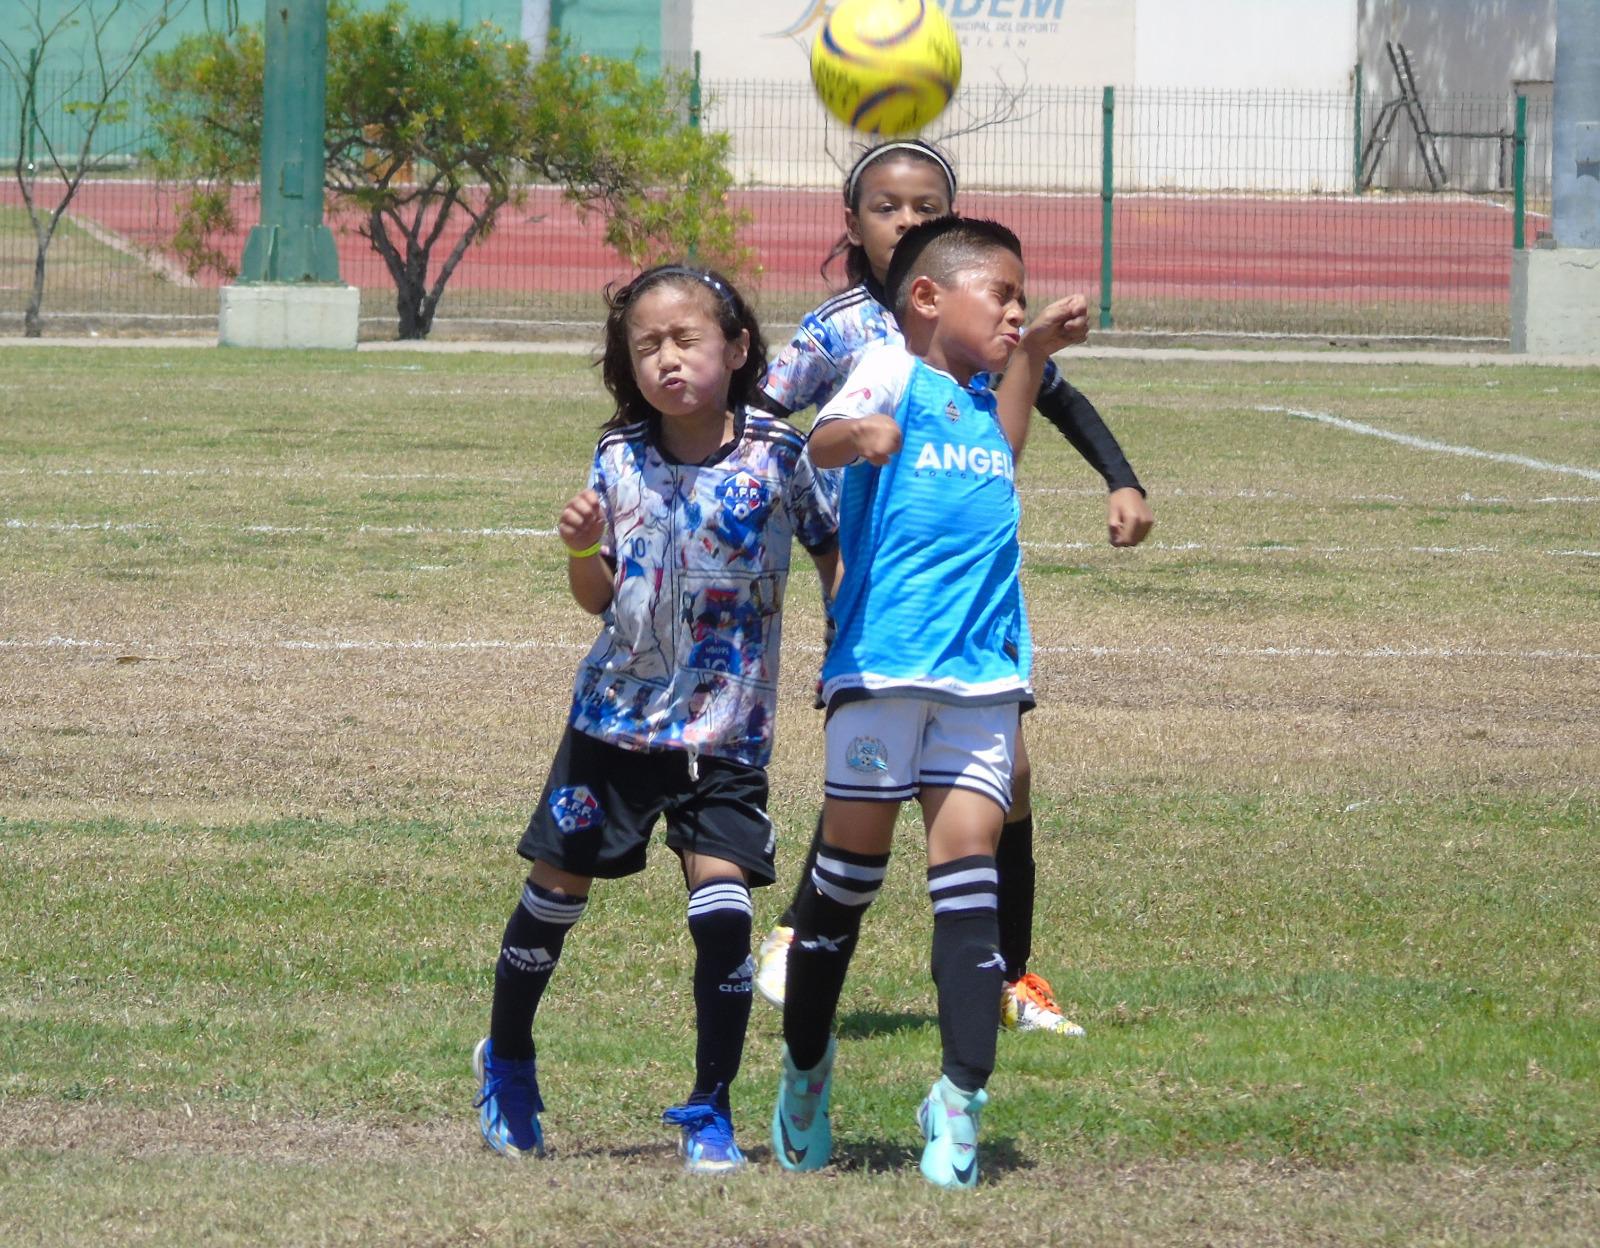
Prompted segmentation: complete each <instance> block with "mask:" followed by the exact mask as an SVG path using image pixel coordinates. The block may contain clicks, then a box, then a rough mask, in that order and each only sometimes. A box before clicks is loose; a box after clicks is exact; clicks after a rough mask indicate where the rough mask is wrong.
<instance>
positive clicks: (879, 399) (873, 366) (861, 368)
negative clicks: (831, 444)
mask: <svg viewBox="0 0 1600 1248" xmlns="http://www.w3.org/2000/svg"><path fill="white" fill-rule="evenodd" d="M911 364H912V357H911V355H910V353H909V352H907V351H906V350H905V348H904V347H899V346H887V345H885V346H879V347H873V348H872V349H871V350H869V351H868V352H867V353H866V354H865V355H863V356H862V357H861V363H859V364H857V365H856V367H855V370H854V371H853V372H852V373H851V374H850V376H849V377H848V378H846V379H845V383H844V385H843V386H842V387H841V388H840V390H839V393H838V394H836V395H834V396H833V398H831V399H830V400H828V403H827V406H825V407H824V408H823V409H822V410H821V411H820V412H818V413H817V419H816V420H815V421H814V422H813V423H812V425H811V434H812V436H813V437H815V436H816V432H817V430H818V429H820V428H822V426H823V425H825V424H827V423H829V422H830V421H835V420H860V419H861V418H862V417H863V416H873V415H884V416H893V415H894V414H895V412H896V411H897V410H898V409H899V407H900V396H901V395H902V394H904V393H905V387H906V381H907V379H908V378H910V376H911Z"/></svg>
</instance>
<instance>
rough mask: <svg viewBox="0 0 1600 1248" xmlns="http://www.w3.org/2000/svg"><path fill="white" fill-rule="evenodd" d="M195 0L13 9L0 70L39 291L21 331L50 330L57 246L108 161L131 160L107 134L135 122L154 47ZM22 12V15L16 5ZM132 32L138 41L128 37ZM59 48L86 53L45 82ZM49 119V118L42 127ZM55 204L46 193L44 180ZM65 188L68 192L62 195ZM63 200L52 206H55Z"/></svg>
mask: <svg viewBox="0 0 1600 1248" xmlns="http://www.w3.org/2000/svg"><path fill="white" fill-rule="evenodd" d="M188 3H189V0H154V2H153V3H151V4H148V5H145V6H143V7H142V8H140V7H139V6H135V7H134V8H133V10H132V11H131V13H130V14H124V13H123V9H124V7H125V0H75V3H71V4H66V5H47V4H46V3H45V0H12V3H11V4H8V5H7V8H8V9H10V10H11V11H10V12H9V13H8V14H7V25H6V29H5V31H4V33H0V70H7V71H9V72H8V73H6V74H4V75H3V76H4V77H5V78H7V80H8V81H9V83H10V85H11V87H12V89H13V90H14V91H15V92H16V96H17V119H18V126H17V131H16V135H15V142H16V148H15V151H16V158H15V159H14V161H13V162H12V170H11V172H12V176H13V177H14V178H15V179H16V182H17V188H18V189H19V190H20V191H21V192H22V206H23V207H24V208H25V209H26V210H27V213H28V223H29V225H31V226H32V227H33V241H34V251H33V285H32V287H31V288H30V290H29V292H28V305H27V308H26V309H25V310H24V312H23V314H22V332H23V334H24V335H25V336H26V337H29V338H37V337H39V336H40V334H42V333H43V331H44V321H43V308H44V279H45V269H46V262H47V260H48V258H49V255H50V244H51V243H52V242H54V241H55V237H56V230H57V228H58V227H59V226H60V225H61V219H62V218H63V217H64V216H66V215H67V209H69V208H70V207H72V201H73V200H74V199H75V198H77V194H78V189H79V188H80V187H81V186H82V185H83V180H84V179H85V178H86V177H88V176H89V175H90V174H92V173H94V172H95V171H96V170H97V169H100V168H102V167H103V166H104V165H105V164H106V163H107V162H108V161H110V160H112V159H114V158H117V157H119V156H126V155H128V153H127V152H118V151H116V150H114V148H113V147H112V145H110V144H108V143H107V142H105V132H106V127H108V126H116V125H118V124H120V123H121V122H123V121H125V120H127V117H128V113H129V100H128V96H127V92H126V90H125V84H126V82H127V78H128V75H129V74H131V73H132V72H133V70H134V67H135V66H136V65H138V63H139V59H140V58H141V57H142V56H144V54H145V52H146V51H148V50H149V47H150V44H151V43H152V42H153V41H154V40H155V39H156V38H157V37H158V36H159V35H160V34H161V32H162V31H163V30H164V29H166V26H167V23H168V22H170V21H171V20H172V19H173V18H174V17H176V16H177V15H178V14H179V13H181V12H182V11H183V10H184V8H185V7H186V6H187V5H188ZM13 5H14V6H15V7H14V8H13V7H12V6H13ZM130 25H131V33H130V31H129V30H126V29H124V27H128V26H130ZM53 44H62V45H66V44H77V45H78V47H77V48H76V50H75V51H73V52H70V53H68V54H67V55H68V57H69V58H70V59H71V60H72V62H73V67H72V68H71V69H69V70H66V71H61V72H55V73H51V74H49V75H46V74H45V73H44V72H43V71H42V69H41V66H43V65H44V64H45V62H46V57H47V56H48V54H49V53H50V51H51V46H52V45H53ZM41 117H43V118H46V119H48V120H47V121H41ZM41 173H42V174H43V175H44V177H45V178H46V179H47V181H48V182H49V183H50V184H51V186H52V187H54V195H52V194H51V193H50V191H48V190H46V189H44V188H42V187H40V186H39V177H40V174H41ZM56 184H59V185H58V186H57V185H56ZM52 199H54V201H55V202H54V203H53V204H52V203H51V202H50V200H52Z"/></svg>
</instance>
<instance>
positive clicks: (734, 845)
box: [473, 265, 838, 1172]
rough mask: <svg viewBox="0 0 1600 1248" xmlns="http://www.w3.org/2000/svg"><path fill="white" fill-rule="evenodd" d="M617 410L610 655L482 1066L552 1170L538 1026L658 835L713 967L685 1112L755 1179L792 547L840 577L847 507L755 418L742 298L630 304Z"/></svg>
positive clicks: (551, 808) (697, 982) (730, 1161)
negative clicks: (757, 952) (733, 1109)
mask: <svg viewBox="0 0 1600 1248" xmlns="http://www.w3.org/2000/svg"><path fill="white" fill-rule="evenodd" d="M608 305H609V314H608V316H607V318H606V329H605V356H604V359H603V362H602V375H603V377H604V380H605V385H606V389H607V390H608V391H610V393H611V396H612V397H613V399H615V400H616V405H617V410H616V414H615V415H614V416H613V417H612V418H611V420H610V421H609V422H607V424H606V425H605V426H604V429H603V431H602V433H601V437H600V443H599V447H598V449H597V450H596V452H595V457H594V463H593V467H592V469H591V471H590V476H589V485H588V488H587V489H585V490H583V491H582V492H581V493H579V494H578V495H577V496H576V497H575V498H573V499H572V501H571V502H569V503H568V504H567V506H566V508H565V510H563V511H562V513H561V517H560V520H559V522H558V531H559V533H560V536H561V540H562V541H563V542H564V543H565V544H566V547H567V552H568V559H567V580H568V584H569V586H570V587H571V590H572V595H573V597H574V598H575V599H576V600H577V602H578V604H579V605H580V606H581V607H583V608H584V610H586V611H589V612H591V613H592V614H596V615H601V616H602V618H603V624H602V627H601V629H600V636H599V638H598V639H597V640H596V641H595V643H594V646H593V648H592V649H591V650H590V651H589V655H588V657H587V658H585V659H584V660H583V662H582V663H580V664H579V666H578V675H577V680H576V682H575V684H574V692H573V699H572V707H571V712H570V715H569V719H568V724H567V730H566V734H565V736H564V737H563V738H562V741H561V746H560V748H559V750H558V751H557V753H556V757H555V761H554V762H553V763H552V764H551V767H550V775H549V779H548V780H547V781H546V782H545V786H544V792H543V793H542V795H541V796H540V798H539V804H538V806H537V807H536V808H535V810H534V812H533V816H532V818H531V819H530V820H529V822H528V828H527V831H526V832H525V833H524V834H523V836H522V841H521V844H520V845H519V846H518V852H519V853H520V854H521V855H522V856H523V857H525V858H528V859H530V860H532V863H533V867H532V870H531V871H530V872H529V874H528V879H527V883H526V885H525V886H524V887H523V890H522V897H521V900H520V902H519V903H518V905H517V907H516V908H515V910H513V911H512V914H511V919H510V921H509V922H508V923H507V924H506V929H505V935H504V937H503V938H502V940H501V946H500V958H499V961H498V962H497V963H496V966H495V978H494V1004H493V1008H492V1011H491V1014H490V1021H489V1035H488V1037H487V1038H486V1039H484V1040H483V1041H481V1042H480V1043H479V1044H478V1047H477V1049H476V1051H475V1052H474V1054H473V1068H474V1071H475V1073H476V1074H477V1077H478V1081H479V1095H478V1100H477V1104H478V1108H479V1110H480V1115H479V1122H480V1127H481V1129H482V1131H483V1138H484V1140H485V1141H486V1142H487V1143H488V1145H489V1146H490V1147H491V1148H493V1149H495V1150H496V1151H497V1152H500V1153H504V1154H507V1155H509V1156H522V1155H525V1154H528V1153H534V1154H542V1153H543V1150H544V1136H543V1132H542V1130H541V1128H540V1123H539V1113H540V1112H541V1111H542V1110H543V1109H544V1103H543V1101H542V1099H541V1097H540V1093H539V1084H538V1079H537V1073H536V1067H535V1049H534V1042H533V1020H534V1015H535V1014H536V1012H537V1011H538V1009H539V1003H540V1000H541V999H542V997H543V996H544V992H545V988H546V986H547V985H548V984H549V982H550V976H551V974H552V973H553V972H554V970H555V967H556V963H557V962H558V961H559V960H560V957H561V950H562V945H563V942H564V941H565V940H566V937H567V933H568V931H570V930H571V928H572V926H573V924H575V923H576V922H577V921H578V919H579V918H580V917H581V916H582V915H583V912H584V909H585V907H586V906H587V905H588V900H589V894H590V888H591V884H592V881H593V880H594V879H596V878H600V879H613V878H617V877H621V876H625V875H630V874H632V873H634V872H636V871H640V870H642V869H643V868H644V865H645V850H646V847H647V846H648V844H649V841H650V835H651V831H652V829H653V828H654V826H655V823H656V820H657V819H658V818H660V817H662V816H663V815H664V816H665V817H666V822H667V837H666V841H667V847H668V848H669V849H671V850H672V851H673V852H674V853H676V854H677V855H678V858H679V861H680V864H681V866H682V870H683V878H684V883H685V885H686V886H687V888H688V894H689V897H688V920H689V933H690V935H691V937H692V938H693V940H694V945H695V968H694V1000H695V1018H696V1025H697V1027H698V1042H697V1047H696V1051H695V1078H694V1087H693V1089H692V1091H691V1092H690V1095H689V1098H688V1100H687V1102H686V1103H684V1104H683V1105H679V1106H676V1107H674V1108H672V1109H669V1110H667V1111H666V1113H665V1114H664V1115H663V1118H664V1120H665V1121H666V1122H668V1123H670V1124H673V1125H675V1126H678V1127H680V1128H681V1138H680V1142H679V1148H680V1151H681V1153H682V1155H683V1157H684V1160H685V1165H686V1166H687V1168H688V1169H689V1170H690V1171H695V1172H718V1171H725V1170H731V1169H735V1168H737V1167H739V1166H741V1165H743V1164H744V1157H743V1154H741V1152H740V1151H739V1146H738V1144H737V1143H736V1142H735V1141H734V1135H733V1121H732V1117H731V1114H730V1110H729V1099H728V1088H729V1085H731V1084H732V1083H733V1079H734V1076H735V1075H736V1074H737V1073H738V1070H739V1063H740V1059H741V1056H742V1054H743V1051H744V1040H745V1030H746V1027H747V1025H748V1023H749V1019H750V999H751V998H750V977H751V972H752V969H753V968H752V962H751V958H750V925H751V906H750V887H751V885H752V884H770V883H771V882H772V879H773V833H772V823H771V820H770V819H769V818H768V817H767V775H766V770H765V768H766V764H767V760H768V758H769V756H770V755H771V752H772V725H773V712H774V710H775V706H776V701H777V679H778V642H779V633H780V621H781V618H782V617H781V610H782V602H783V592H784V585H785V582H786V579H787V576H788V572H789V552H790V545H791V538H793V537H798V538H799V539H800V542H801V544H802V545H803V546H804V547H805V548H806V549H807V550H808V551H809V552H810V553H811V555H812V558H813V560H814V561H815V562H816V563H817V568H818V571H819V573H820V574H821V575H822V577H823V583H824V584H825V585H829V584H831V583H832V579H833V575H834V571H835V569H836V568H837V562H838V550H837V533H838V521H837V514H836V511H835V507H834V502H833V497H832V494H831V492H829V491H826V490H821V489H819V488H818V486H817V477H816V476H815V474H814V473H813V471H812V468H811V463H810V460H809V459H808V458H807V457H806V455H805V453H804V450H805V446H804V439H803V438H802V437H801V436H800V434H798V433H796V432H795V431H794V430H793V429H792V428H791V427H789V426H788V424H786V423H785V422H784V421H782V420H779V419H777V418H775V417H773V416H770V415H767V414H765V413H762V412H758V411H752V410H750V409H748V408H747V407H746V406H745V405H746V403H747V402H748V401H749V400H750V398H751V397H752V395H753V394H754V393H755V387H756V385H757V384H758V383H759V381H760V379H761V376H762V374H763V373H764V372H765V370H766V350H765V347H764V345H763V343H762V339H761V330H760V327H759V326H758V325H757V324H756V320H755V317H754V315H753V314H752V313H751V311H750V309H749V307H748V305H747V304H746V303H745V301H744V299H743V298H742V297H741V296H740V295H739V292H738V291H736V290H735V289H734V288H733V287H732V286H731V285H730V284H729V283H728V282H727V281H726V280H725V279H723V278H722V277H720V276H718V275H717V274H716V273H713V272H711V271H709V270H706V269H699V268H692V267H687V266H683V265H666V266H661V267H658V268H653V269H650V270H648V271H647V272H645V273H642V274H641V275H640V276H639V277H637V278H635V279H634V280H633V281H632V282H630V283H629V284H628V285H626V286H624V287H623V288H622V289H621V290H619V291H617V292H615V294H612V295H610V296H609V298H608Z"/></svg>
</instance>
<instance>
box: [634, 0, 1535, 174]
mask: <svg viewBox="0 0 1600 1248" xmlns="http://www.w3.org/2000/svg"><path fill="white" fill-rule="evenodd" d="M941 3H942V4H943V6H944V8H945V10H946V12H947V14H948V15H949V17H950V19H951V22H952V23H953V25H954V26H955V29H956V33H957V35H958V37H959V38H960V40H961V45H962V53H963V58H964V61H965V70H964V77H963V90H962V93H961V94H960V95H958V96H957V100H956V104H955V105H954V106H953V107H952V108H951V110H950V111H949V112H948V113H947V114H946V115H945V116H944V117H943V118H941V119H940V121H939V122H937V123H935V125H934V126H932V127H930V128H929V131H928V132H927V136H926V137H928V138H931V139H934V140H936V141H943V142H947V143H949V145H950V146H952V148H953V149H954V150H955V154H956V156H957V158H958V159H959V160H960V161H961V165H962V169H963V171H964V172H968V171H972V172H974V173H977V172H979V171H981V176H982V178H983V179H984V180H985V181H986V182H987V183H989V184H991V185H1006V186H1013V187H1023V188H1027V187H1037V188H1039V189H1052V190H1084V189H1093V188H1095V187H1097V186H1098V174H1099V160H1098V145H1099V124H1100V107H1099V93H1100V89H1101V88H1102V87H1104V86H1108V85H1110V86H1115V87H1116V89H1117V110H1116V123H1115V124H1116V134H1117V164H1118V184H1119V187H1121V188H1123V189H1139V188H1144V189H1161V188H1169V187H1174V188H1176V187H1181V188H1182V189H1190V190H1193V189H1205V188H1219V189H1220V188H1240V189H1252V190H1269V189H1270V190H1282V191H1289V192H1313V191H1322V192H1326V191H1347V190H1350V189H1352V187H1353V185H1354V181H1355V140H1356V135H1355V108H1354V96H1353V92H1354V68H1355V65H1356V63H1357V61H1358V59H1359V60H1360V62H1361V63H1362V65H1363V70H1364V73H1365V75H1366V85H1367V96H1368V102H1367V115H1366V117H1365V119H1364V121H1365V127H1370V125H1371V122H1372V117H1373V113H1374V111H1375V110H1376V107H1377V104H1378V103H1379V102H1380V101H1381V99H1382V98H1383V96H1384V94H1385V91H1386V88H1385V86H1384V85H1383V83H1382V80H1383V79H1384V77H1385V76H1386V75H1387V60H1386V58H1385V57H1384V55H1383V41H1384V39H1385V38H1400V39H1402V41H1405V42H1406V43H1407V46H1408V47H1413V48H1414V49H1415V50H1417V51H1419V52H1421V53H1422V55H1423V59H1422V64H1423V66H1424V67H1426V66H1432V65H1435V64H1437V65H1438V66H1440V67H1441V68H1440V69H1439V72H1438V73H1434V72H1433V71H1432V70H1431V69H1427V70H1425V71H1424V72H1419V78H1420V79H1421V83H1420V85H1421V87H1422V90H1423V91H1424V92H1425V93H1428V92H1437V91H1452V92H1456V91H1463V90H1482V91H1484V92H1497V93H1503V92H1508V91H1509V90H1510V87H1511V81H1512V80H1513V79H1517V78H1529V77H1532V78H1537V77H1539V76H1540V75H1541V74H1543V75H1546V76H1547V75H1548V73H1549V66H1550V64H1551V63H1552V61H1553V54H1554V53H1553V49H1554V17H1553V13H1554V4H1555V0H1205V2H1204V3H1200V2H1198V0H941ZM683 5H689V6H691V8H690V12H689V14H688V19H687V23H686V24H687V26H688V28H689V33H690V38H691V41H692V46H693V47H694V48H695V49H696V50H698V51H699V52H700V54H701V75H702V78H703V79H704V80H705V81H706V82H707V83H708V84H709V85H710V86H711V87H712V88H713V90H714V89H715V87H716V86H717V85H718V84H733V83H737V84H739V87H738V89H737V91H732V90H730V91H729V92H728V93H727V95H728V102H729V103H730V104H732V103H735V102H736V104H737V115H735V114H734V113H732V112H729V111H726V110H725V111H715V110H714V111H713V113H712V116H713V118H714V122H715V124H717V125H719V126H721V127H723V128H726V129H728V130H729V131H730V132H731V133H732V134H733V137H734V149H735V163H736V166H737V167H738V169H739V170H740V172H741V174H742V175H743V176H744V177H746V178H747V179H750V180H753V181H758V182H778V183H784V182H787V183H804V184H813V185H815V184H819V183H820V184H824V185H825V184H827V183H828V182H831V181H833V180H835V178H836V176H837V174H838V171H839V169H840V167H841V166H842V165H847V164H848V163H849V160H850V156H851V148H852V144H853V142H854V140H855V136H852V135H851V134H849V132H847V131H845V130H843V129H842V128H830V129H829V130H828V132H827V133H828V138H827V140H826V143H825V144H807V143H797V142H796V141H795V139H794V137H793V136H795V135H796V134H804V133H805V132H807V131H808V130H811V128H812V127H815V126H817V125H818V119H819V117H820V108H819V107H818V106H817V105H816V104H815V102H814V101H813V100H812V99H811V97H810V91H809V68H808V66H809V49H810V45H811V41H812V38H813V37H814V35H815V33H816V29H817V26H818V25H819V24H820V22H821V20H822V17H823V14H824V12H825V10H826V8H827V7H828V0H743V2H742V3H740V4H738V5H737V6H733V5H730V4H728V3H726V0H698V2H696V0H664V5H663V8H664V11H667V10H670V9H672V8H673V7H675V6H683ZM680 12H681V8H680ZM1007 91H1010V92H1012V93H1013V94H1015V93H1016V92H1018V91H1020V92H1021V94H1020V98H1019V99H1018V100H1017V108H1016V109H1015V113H1016V115H1015V116H1013V117H1012V118H1011V119H1009V120H1006V121H1005V122H1004V123H1002V124H996V125H993V126H991V127H989V128H988V129H976V127H979V126H980V125H981V123H983V122H984V121H985V120H992V119H993V118H994V117H995V115H996V114H997V112H998V111H1000V110H1001V109H1002V107H1003V99H1004V96H1005V93H1006V92H1007ZM1029 114H1032V115H1031V116H1030V115H1029ZM1474 124H1476V123H1474ZM779 139H781V140H782V141H781V143H780V142H778V140H779ZM1397 146H1398V145H1397ZM1480 146H1481V145H1480ZM1491 146H1492V145H1491ZM780 147H781V148H782V149H783V150H782V151H779V148H780ZM800 148H804V149H805V151H804V152H803V154H802V155H800V156H799V157H797V156H796V151H797V150H798V149H800ZM812 148H816V149H817V150H815V151H813V150H811V149H812ZM1084 148H1088V149H1091V150H1089V151H1088V152H1087V153H1086V152H1085V151H1084V150H1081V149H1084ZM1462 168H1463V170H1465V165H1463V166H1462ZM1478 189H1482V188H1478Z"/></svg>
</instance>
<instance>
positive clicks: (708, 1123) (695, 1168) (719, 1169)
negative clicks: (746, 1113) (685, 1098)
mask: <svg viewBox="0 0 1600 1248" xmlns="http://www.w3.org/2000/svg"><path fill="white" fill-rule="evenodd" d="M661 1121H662V1122H664V1123H666V1124H667V1125H668V1126H673V1127H682V1128H683V1134H682V1135H681V1136H680V1137H679V1138H678V1156H680V1157H682V1158H683V1168H684V1169H685V1170H687V1171H688V1172H689V1173H690V1174H727V1173H729V1172H730V1171H733V1170H737V1169H739V1168H740V1167H741V1166H743V1165H744V1154H743V1153H741V1152H740V1151H739V1146H738V1145H737V1144H736V1143H734V1140H733V1119H732V1118H730V1117H728V1114H727V1111H725V1110H723V1109H722V1108H721V1107H720V1106H718V1105H715V1104H713V1103H711V1102H709V1101H691V1102H690V1103H689V1104H687V1105H674V1106H673V1107H672V1108H671V1109H669V1110H667V1111H666V1112H665V1113H663V1114H662V1115H661Z"/></svg>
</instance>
